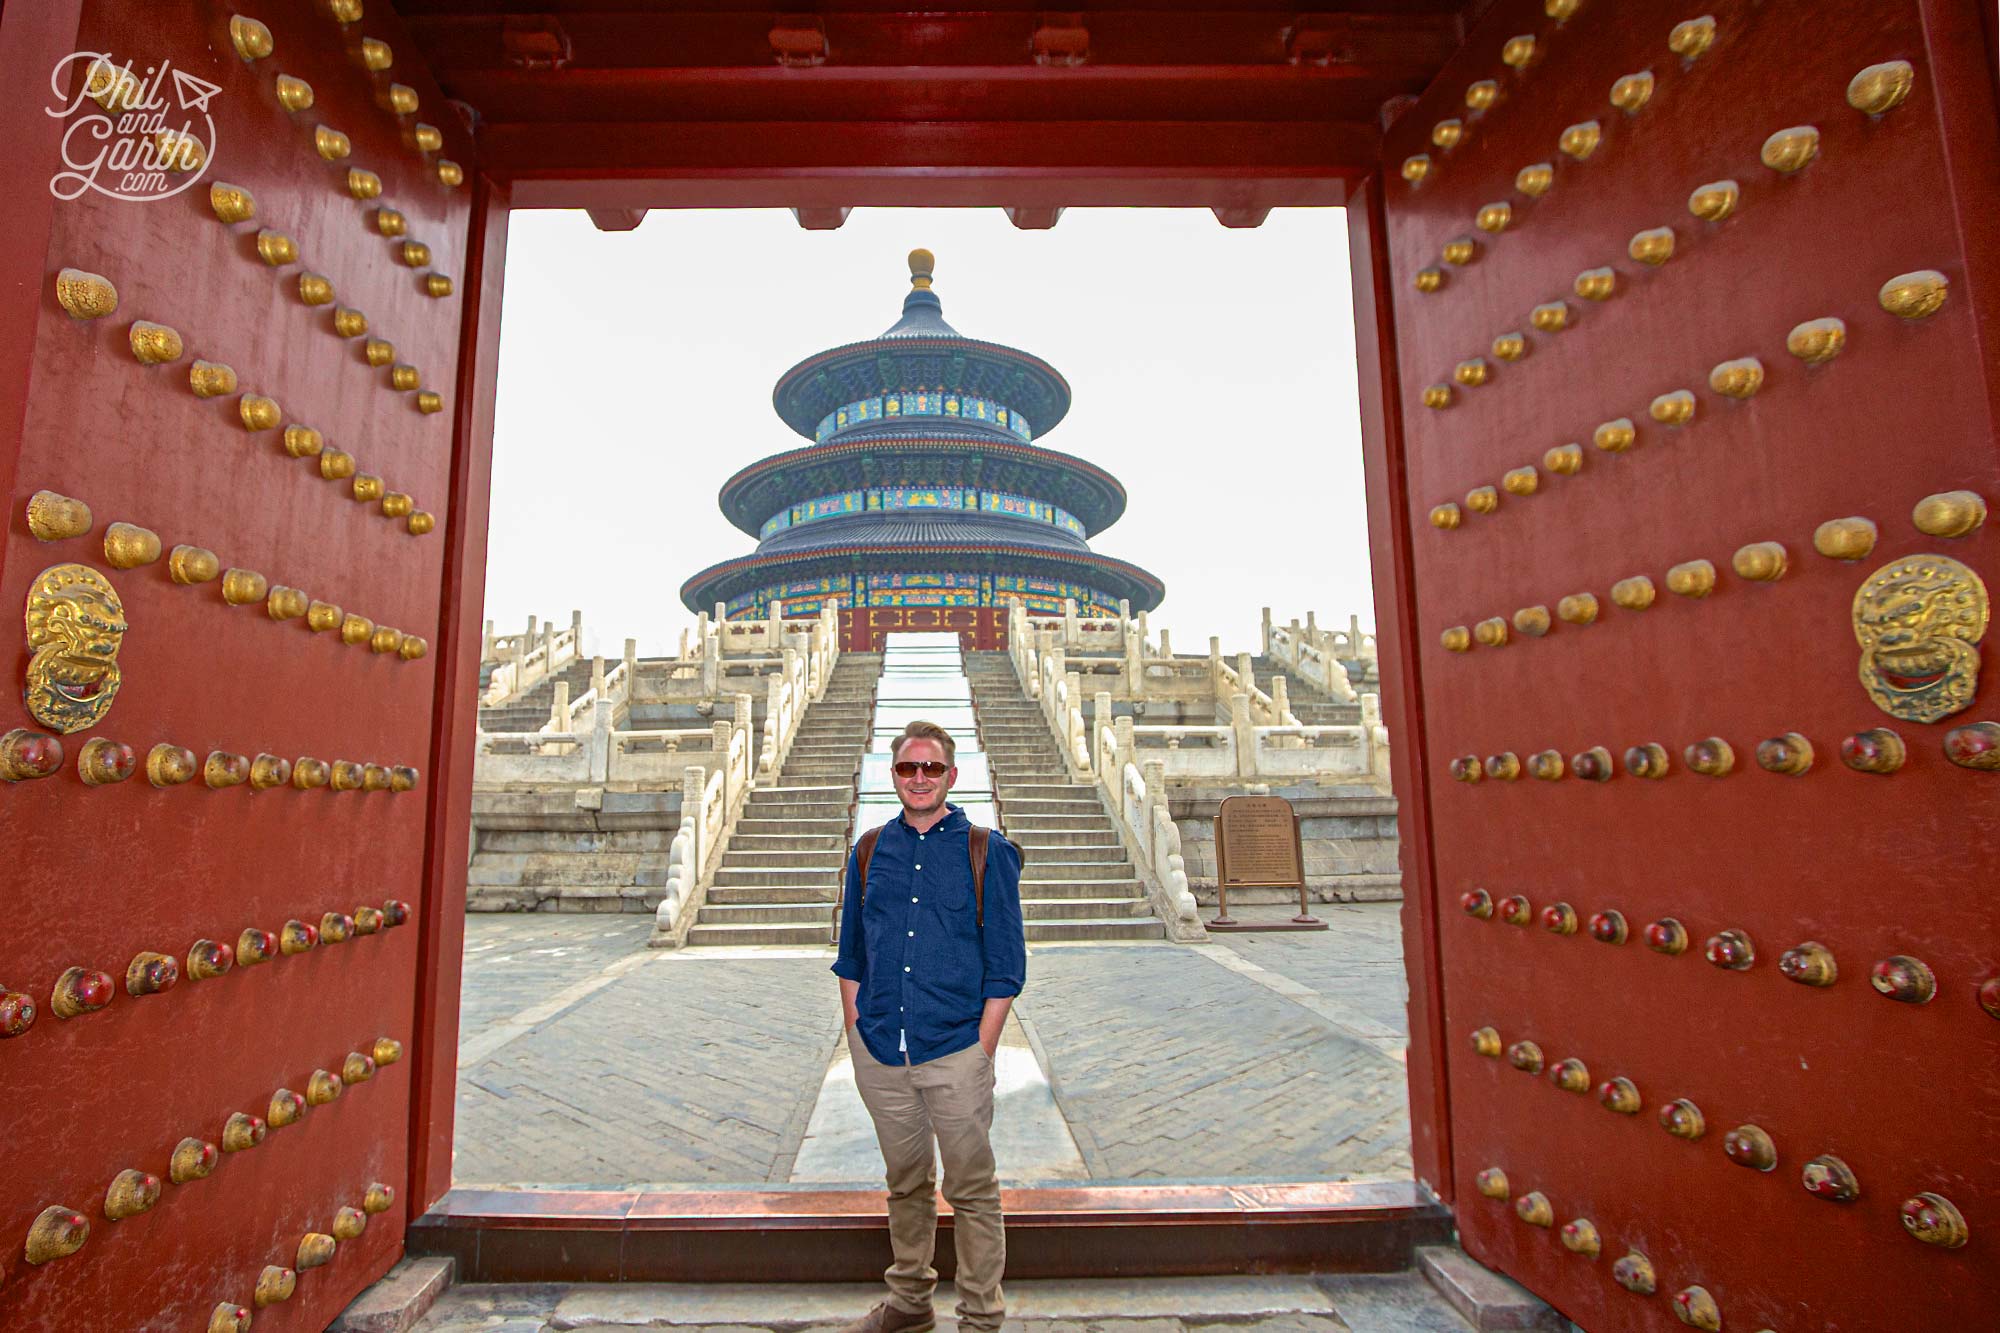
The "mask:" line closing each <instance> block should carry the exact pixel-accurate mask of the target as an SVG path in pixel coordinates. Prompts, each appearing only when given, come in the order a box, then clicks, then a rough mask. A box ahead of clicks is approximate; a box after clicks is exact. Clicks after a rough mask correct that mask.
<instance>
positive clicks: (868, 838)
mask: <svg viewBox="0 0 2000 1333" xmlns="http://www.w3.org/2000/svg"><path fill="white" fill-rule="evenodd" d="M881 836H882V829H881V826H880V825H877V826H876V827H875V828H872V829H869V830H868V831H867V832H866V833H864V834H862V835H861V841H860V842H857V843H855V844H854V859H855V861H857V862H858V863H859V869H860V871H861V902H860V904H859V905H860V906H866V905H867V903H868V858H870V857H871V856H873V855H875V840H876V839H877V838H879V837H881Z"/></svg>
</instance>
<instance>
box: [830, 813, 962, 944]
mask: <svg viewBox="0 0 2000 1333" xmlns="http://www.w3.org/2000/svg"><path fill="white" fill-rule="evenodd" d="M990 834H991V830H989V829H983V828H981V827H979V825H977V824H974V825H973V826H972V827H971V828H970V829H969V830H968V831H967V833H966V839H965V850H966V854H967V855H968V856H969V857H970V858H971V860H972V907H973V913H974V917H973V919H974V920H975V921H977V922H978V923H979V924H980V925H981V926H984V925H985V924H986V844H987V840H988V837H989V836H990ZM881 836H882V829H881V827H880V826H877V827H875V828H872V829H869V830H868V831H867V832H866V833H864V834H862V835H861V841H859V842H857V843H855V844H854V860H855V864H856V869H857V870H859V872H860V880H861V893H860V895H859V896H860V900H861V901H860V904H859V905H860V906H863V907H865V906H867V904H868V861H869V858H870V857H872V856H874V855H875V842H876V840H877V839H878V838H880V837H881Z"/></svg>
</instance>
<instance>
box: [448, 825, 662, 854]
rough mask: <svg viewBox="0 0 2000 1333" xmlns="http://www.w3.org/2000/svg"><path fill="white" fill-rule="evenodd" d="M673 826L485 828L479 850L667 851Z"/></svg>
mask: <svg viewBox="0 0 2000 1333" xmlns="http://www.w3.org/2000/svg"><path fill="white" fill-rule="evenodd" d="M674 832H675V830H673V829H666V828H659V829H651V828H648V829H610V830H604V831H593V830H585V829H575V830H569V829H482V830H480V833H479V850H480V851H481V852H482V853H490V852H664V851H667V850H668V849H670V848H671V847H672V846H673V843H674Z"/></svg>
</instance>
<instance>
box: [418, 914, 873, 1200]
mask: <svg viewBox="0 0 2000 1333" xmlns="http://www.w3.org/2000/svg"><path fill="white" fill-rule="evenodd" d="M642 961H643V965H640V966H634V967H631V968H630V970H629V971H627V972H626V973H625V974H624V975H623V976H621V977H619V978H618V979H617V981H616V983H615V984H612V985H608V986H604V987H602V988H600V989H598V990H595V991H593V992H592V993H590V994H589V995H588V996H586V997H585V998H584V999H582V1000H581V1001H579V1002H578V1003H576V1004H575V1005H573V1006H571V1007H569V1008H568V1009H566V1010H564V1011H563V1012H562V1013H561V1014H560V1015H558V1016H556V1017H554V1018H551V1019H549V1020H548V1021H547V1022H544V1023H541V1024H540V1025H538V1026H537V1027H535V1028H534V1029H533V1030H532V1031H530V1032H528V1033H527V1034H526V1035H523V1036H520V1037H518V1038H516V1039H514V1040H512V1041H510V1042H508V1043H506V1044H505V1045H503V1046H501V1047H499V1048H498V1049H497V1050H495V1051H493V1052H492V1054H490V1055H489V1056H487V1058H485V1059H483V1060H481V1061H479V1062H478V1063H476V1064H473V1065H471V1066H470V1067H467V1068H461V1069H460V1070H459V1102H458V1127H457V1133H456V1154H455V1161H454V1166H453V1179H454V1182H455V1183H457V1184H460V1185H489V1184H521V1183H535V1184H542V1185H591V1186H599V1187H607V1186H616V1187H635V1186H642V1185H714V1184H742V1183H751V1182H770V1181H783V1180H786V1179H788V1178H789V1176H790V1174H791V1168H792V1159H793V1156H794V1154H796V1152H797V1151H798V1145H799V1141H800V1139H801V1138H802V1137H803V1135H804V1133H805V1126H806V1119H807V1117H808V1116H809V1115H810V1113H811V1111H812V1105H813V1101H814V1100H815V1099H816V1098H817V1096H818V1094H819V1089H820V1084H821V1081H822V1079H823V1077H824V1073H825V1070H826V1066H827V1062H828V1061H829V1060H830V1059H831V1058H832V1055H833V1049H834V1042H835V1040H836V1039H837V1038H838V1036H839V1029H840V1009H839V1005H838V1002H837V992H836V991H835V988H834V985H833V980H832V978H831V977H829V976H828V975H827V973H826V970H825V968H824V967H823V966H822V965H821V964H820V963H819V962H818V961H817V960H806V959H784V958H780V959H769V960H762V959H741V960H729V961H717V962H707V961H703V962H701V963H699V964H692V963H688V962H686V961H685V956H684V955H677V954H672V953H654V954H652V955H651V956H650V957H649V958H646V959H644V960H642ZM619 965H620V964H614V966H619Z"/></svg>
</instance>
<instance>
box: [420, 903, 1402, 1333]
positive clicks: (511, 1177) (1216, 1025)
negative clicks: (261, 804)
mask: <svg viewBox="0 0 2000 1333" xmlns="http://www.w3.org/2000/svg"><path fill="white" fill-rule="evenodd" d="M1290 910H1291V909H1287V908H1283V907H1268V908H1245V909H1239V911H1238V915H1239V916H1250V915H1251V914H1253V913H1260V914H1262V915H1263V916H1268V917H1270V918H1271V919H1283V918H1284V917H1285V916H1287V915H1289V912H1290ZM1315 910H1316V911H1318V912H1319V914H1320V915H1321V916H1322V917H1323V918H1325V919H1326V920H1327V921H1328V923H1329V925H1330V927H1331V928H1330V929H1329V930H1327V931H1324V932H1315V933H1312V934H1285V935H1270V934H1258V935H1241V934H1238V935H1218V936H1215V937H1213V939H1214V942H1213V943H1211V944H1208V945H1204V946H1197V947H1193V948H1190V947H1188V946H1184V945H1173V944H1167V943H1150V942H1149V943H1133V944H1074V945H1038V946H1035V947H1033V948H1031V949H1030V952H1029V962H1028V987H1027V990H1026V991H1025V992H1024V993H1023V995H1022V997H1021V999H1020V1001H1019V1002H1018V1003H1017V1004H1016V1006H1015V1014H1016V1016H1017V1019H1018V1021H1017V1022H1015V1023H1010V1024H1009V1028H1008V1032H1007V1034H1006V1036H1005V1037H1004V1038H1003V1044H1002V1048H1001V1059H1000V1075H1001V1087H1000V1096H999V1101H998V1105H997V1107H996V1114H995V1121H996V1124H995V1148H996V1155H997V1156H998V1157H999V1159H1000V1165H1001V1174H1002V1177H1003V1178H1004V1179H1006V1180H1007V1181H1008V1182H1009V1183H1012V1184H1027V1183H1032V1182H1037V1181H1064V1180H1071V1181H1073V1180H1077V1179H1081V1178H1089V1179H1095V1180H1156V1179H1161V1178H1169V1179H1186V1180H1209V1179H1232V1180H1233V1179H1339V1178H1357V1177H1368V1176H1378V1177H1379V1176H1402V1175H1407V1174H1408V1172H1409V1170H1410V1160H1409V1128H1408V1121H1407V1113H1406V1109H1405V1092H1404V1071H1403V1066H1402V1063H1401V1055H1402V1049H1403V1046H1404V1044H1405V1035H1404V1031H1403V1022H1404V1017H1403V999H1404V993H1403V979H1402V968H1401V961H1400V949H1401V945H1400V939H1399V936H1398V931H1397V907H1396V905H1394V904H1325V905H1321V906H1318V907H1316V909H1315ZM649 927H650V922H649V921H648V920H646V919H643V918H631V919H628V918H623V917H616V918H607V917H601V916H563V915H527V916H513V915H492V916H487V915H478V916H474V917H472V918H470V919H469V921H468V923H467V933H466V973H465V999H464V1007H463V1014H464V1026H463V1029H462V1032H461V1037H460V1047H459V1051H460V1069H459V1108H458V1129H457V1134H456V1143H457V1158H456V1162H455V1169H454V1176H455V1179H456V1181H457V1182H458V1183H459V1184H463V1185H471V1184H480V1185H487V1184H540V1185H568V1186H593V1187H634V1186H642V1185H728V1184H758V1183H779V1182H788V1181H847V1182H867V1181H875V1180H879V1174H880V1171H881V1163H880V1160H879V1158H878V1157H877V1155H876V1153H875V1149H874V1143H873V1137H872V1132H871V1131H870V1129H869V1126H868V1124H867V1119H866V1114H865V1112H863V1111H862V1110H861V1108H860V1105H859V1099H858V1098H857V1097H855V1095H854V1093H853V1081H852V1071H851V1069H849V1068H847V1067H846V1052H845V1049H844V1047H845V1043H843V1042H842V1041H841V1040H840V1033H839V1024H840V1016H839V1005H838V999H837V991H836V989H835V980H834V978H833V977H832V975H831V974H830V973H828V971H827V970H826V969H827V966H828V964H829V963H830V962H831V961H832V951H831V950H828V949H784V948H761V949H697V950H678V951H671V950H648V949H646V948H645V938H646V935H647V933H648V930H649ZM1329 1327H1338V1325H1330V1326H1329Z"/></svg>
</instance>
